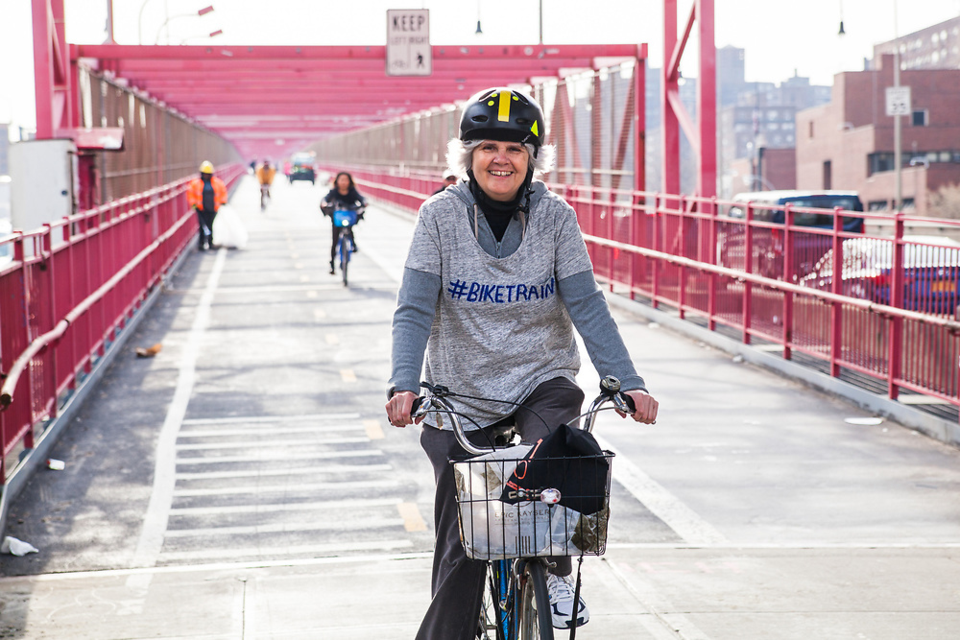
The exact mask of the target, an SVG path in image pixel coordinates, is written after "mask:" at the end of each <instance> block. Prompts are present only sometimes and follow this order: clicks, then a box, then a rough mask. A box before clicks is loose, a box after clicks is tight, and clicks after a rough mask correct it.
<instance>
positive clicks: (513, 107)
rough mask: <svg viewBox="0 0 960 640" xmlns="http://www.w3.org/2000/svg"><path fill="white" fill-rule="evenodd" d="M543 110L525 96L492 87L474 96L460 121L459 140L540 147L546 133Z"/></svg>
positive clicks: (520, 93) (510, 90) (514, 90)
mask: <svg viewBox="0 0 960 640" xmlns="http://www.w3.org/2000/svg"><path fill="white" fill-rule="evenodd" d="M545 128H546V127H545V124H544V121H543V109H541V108H540V105H539V104H537V101H536V100H534V99H533V98H531V97H530V96H528V95H527V94H525V93H523V92H521V91H517V90H516V89H508V88H506V87H494V88H492V89H486V90H484V91H481V92H480V93H478V94H476V95H475V96H473V97H472V98H470V100H469V101H467V105H466V106H465V107H464V109H463V115H462V116H461V117H460V139H461V140H463V141H464V142H466V141H468V140H503V141H505V142H520V143H523V144H532V145H533V146H534V149H535V150H539V149H540V147H541V146H543V142H544V140H543V138H544V134H545V133H546V131H545Z"/></svg>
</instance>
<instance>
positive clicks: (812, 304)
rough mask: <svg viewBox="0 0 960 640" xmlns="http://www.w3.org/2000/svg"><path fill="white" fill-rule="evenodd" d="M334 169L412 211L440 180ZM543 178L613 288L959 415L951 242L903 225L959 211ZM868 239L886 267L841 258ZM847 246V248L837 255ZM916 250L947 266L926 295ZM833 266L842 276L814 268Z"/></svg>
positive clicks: (954, 224)
mask: <svg viewBox="0 0 960 640" xmlns="http://www.w3.org/2000/svg"><path fill="white" fill-rule="evenodd" d="M342 168H343V169H345V170H349V171H351V172H352V173H353V175H354V177H355V179H357V181H358V184H360V185H361V189H362V190H364V193H365V194H366V195H368V196H369V197H371V198H374V199H378V200H381V201H385V202H388V203H391V204H393V205H397V206H400V207H402V208H405V209H407V210H411V211H415V210H416V209H417V208H419V206H420V204H421V203H422V202H423V201H424V200H426V199H427V198H428V197H429V196H430V195H431V194H432V193H433V192H434V190H435V189H436V188H438V187H439V186H440V180H439V176H436V175H433V174H431V173H428V172H424V171H410V172H403V171H400V170H396V169H394V170H386V169H385V168H384V167H376V166H368V165H364V166H347V167H342ZM551 188H552V189H553V190H555V191H557V192H558V193H560V194H562V195H563V196H564V197H565V198H566V200H567V201H568V202H569V203H570V204H571V205H573V207H574V208H575V209H576V210H577V214H578V218H579V221H580V225H581V228H582V230H583V232H584V235H585V239H586V241H587V244H588V248H589V251H590V253H591V258H592V259H593V263H594V270H595V272H596V275H597V277H598V278H599V279H601V280H602V281H604V282H606V283H607V284H608V286H610V287H611V289H614V288H618V289H620V290H621V291H622V292H623V293H625V294H626V295H629V296H630V297H637V296H639V297H641V298H644V299H646V300H648V301H649V303H650V304H652V305H653V306H655V307H657V306H661V305H664V306H668V307H671V308H673V309H676V310H677V312H678V313H679V315H680V316H681V318H686V317H688V316H689V317H690V318H689V319H693V318H694V317H695V318H696V319H697V320H698V321H699V322H702V323H704V324H705V325H706V327H707V328H708V329H710V330H720V329H721V328H723V329H724V330H726V331H727V332H731V331H733V332H735V333H737V334H739V338H740V340H742V341H743V342H744V343H746V344H750V343H753V342H757V341H763V342H765V343H768V344H769V345H771V346H775V347H776V348H777V350H778V351H779V352H780V353H781V355H782V357H783V358H784V359H785V360H795V359H797V358H798V357H800V356H801V355H802V356H803V358H804V359H805V360H806V361H808V362H819V363H821V365H822V366H823V367H824V368H825V369H826V372H828V373H829V375H831V376H833V377H841V376H848V377H849V376H851V375H853V376H855V377H857V378H858V379H859V380H860V381H861V382H862V383H864V384H868V385H872V386H873V387H876V388H877V389H882V391H881V392H883V393H885V394H886V396H887V397H888V398H890V399H893V400H896V399H898V398H899V396H900V395H901V392H902V391H906V392H909V393H910V394H912V395H913V394H916V395H917V396H920V397H922V398H926V400H921V401H922V402H926V403H928V404H933V405H936V404H939V405H941V406H946V407H952V408H953V409H952V411H953V413H952V414H951V413H950V412H947V414H946V415H953V416H956V415H957V414H956V411H957V410H958V409H960V383H958V380H960V367H958V360H960V318H958V317H957V309H956V307H957V304H960V298H958V296H960V291H957V288H958V287H960V282H958V281H960V247H956V248H955V247H952V246H945V247H939V246H934V245H931V244H930V243H929V242H928V241H925V240H913V239H911V238H910V237H909V236H906V235H905V233H904V229H905V228H906V227H907V226H908V225H919V224H925V223H935V224H936V226H938V227H944V226H946V227H949V228H951V229H956V230H957V231H958V232H960V221H950V220H939V219H938V220H930V219H923V218H918V217H913V216H907V215H904V214H902V213H897V214H881V213H874V212H859V211H858V212H852V211H841V210H822V209H807V208H800V207H791V206H789V205H787V206H786V207H781V210H784V214H785V215H784V219H785V222H784V223H782V224H776V223H772V222H769V221H763V220H759V219H754V213H755V212H756V211H759V210H761V209H763V208H764V207H766V208H769V205H749V206H747V205H745V204H744V203H734V202H732V201H723V200H718V199H716V198H708V199H703V198H696V197H691V196H681V195H669V194H659V193H650V192H638V191H628V190H615V189H609V188H602V187H591V186H586V185H551ZM734 205H739V206H740V207H745V208H746V209H747V211H746V213H745V215H744V216H743V217H742V218H731V217H728V216H725V215H722V211H725V210H726V208H728V207H731V206H734ZM811 212H812V213H815V214H817V215H826V216H829V218H830V220H831V221H832V223H833V224H832V228H817V227H809V226H803V225H800V224H797V216H800V215H802V214H809V213H811ZM853 216H856V217H862V218H864V219H865V220H866V223H867V226H868V227H870V226H873V227H876V226H877V224H878V223H886V228H888V229H889V230H890V235H889V236H878V235H875V236H866V235H864V234H861V233H858V232H850V231H845V230H844V229H843V221H844V219H846V218H849V217H853ZM761 217H762V216H761ZM944 242H949V241H944ZM731 245H733V246H734V247H736V248H735V249H731V248H730V247H731ZM864 245H866V246H867V247H868V248H872V249H871V250H872V251H873V252H874V253H875V254H880V255H885V256H886V257H887V258H889V260H890V262H891V265H890V268H889V270H888V271H886V272H884V273H873V272H871V273H867V272H866V271H864V270H862V269H861V270H860V271H858V270H857V269H856V268H855V266H854V265H851V262H852V260H853V258H852V257H851V255H852V254H853V253H854V251H853V250H854V249H855V248H856V249H858V250H860V249H863V247H864ZM845 251H846V254H851V255H846V258H845ZM845 259H846V262H845ZM924 260H927V261H929V260H936V261H938V262H937V263H936V264H935V265H934V266H936V265H937V264H942V265H943V266H942V268H940V278H941V279H940V280H937V281H936V286H940V287H944V291H943V293H944V294H945V295H943V296H931V295H925V293H926V294H930V293H931V292H930V291H929V288H930V287H932V286H934V285H932V284H929V283H928V284H924V283H923V282H919V281H918V280H917V278H918V275H917V272H918V268H917V265H919V264H922V261H924ZM832 273H836V274H841V277H839V278H832V277H830V278H827V277H825V276H824V274H832ZM870 278H872V280H871V282H867V280H868V279H870ZM868 285H869V286H868ZM924 286H927V287H928V289H927V290H924V289H923V287H924ZM951 286H952V289H949V290H947V289H946V288H947V287H951ZM950 296H952V297H950ZM908 307H913V308H908ZM954 419H956V418H954Z"/></svg>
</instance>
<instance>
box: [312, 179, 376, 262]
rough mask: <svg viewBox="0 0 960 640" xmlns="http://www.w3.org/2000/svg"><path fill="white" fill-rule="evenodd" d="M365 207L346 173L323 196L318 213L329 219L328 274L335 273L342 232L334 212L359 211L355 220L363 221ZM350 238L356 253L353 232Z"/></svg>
mask: <svg viewBox="0 0 960 640" xmlns="http://www.w3.org/2000/svg"><path fill="white" fill-rule="evenodd" d="M366 206H367V199H366V198H364V197H363V196H362V195H360V192H358V191H357V187H356V185H354V184H353V176H352V175H350V174H349V173H347V172H346V171H341V172H340V173H338V174H337V177H336V178H335V179H334V181H333V189H330V191H329V192H328V193H327V195H325V196H323V200H321V201H320V211H322V212H323V215H325V216H329V217H330V223H331V229H332V231H331V233H332V241H331V243H330V273H331V275H332V274H333V273H335V272H336V269H335V268H334V267H335V263H336V260H337V244H339V243H340V234H341V233H343V232H344V230H345V229H344V227H338V226H337V223H336V221H335V220H334V217H333V212H334V211H341V210H342V211H359V212H360V213H359V215H358V216H357V218H358V219H359V220H362V219H363V209H364V208H365V207H366ZM350 234H351V235H350V238H351V240H352V241H353V250H354V251H357V241H356V239H354V238H353V231H352V230H351V231H350Z"/></svg>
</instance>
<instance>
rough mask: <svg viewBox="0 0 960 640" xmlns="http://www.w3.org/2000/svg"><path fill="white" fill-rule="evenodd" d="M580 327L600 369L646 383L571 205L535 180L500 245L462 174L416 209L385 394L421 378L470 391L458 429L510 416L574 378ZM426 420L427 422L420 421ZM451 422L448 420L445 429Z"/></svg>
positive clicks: (415, 386) (630, 382) (632, 383)
mask: <svg viewBox="0 0 960 640" xmlns="http://www.w3.org/2000/svg"><path fill="white" fill-rule="evenodd" d="M574 327H576V329H577V331H578V332H579V333H580V335H581V337H582V338H583V340H584V344H585V346H586V347H587V351H588V353H589V354H590V357H591V360H592V361H593V364H594V366H595V367H596V369H597V372H598V373H599V374H600V375H601V376H604V375H614V376H616V377H617V378H619V379H620V381H621V384H622V388H623V389H624V390H630V389H644V390H645V387H644V383H643V379H642V378H641V377H640V376H638V375H637V373H636V370H635V369H634V367H633V363H632V362H631V360H630V355H629V353H628V352H627V349H626V347H625V345H624V344H623V340H622V339H621V337H620V332H619V330H618V329H617V326H616V323H615V322H614V320H613V317H612V316H611V315H610V311H609V309H608V307H607V304H606V300H604V297H603V293H602V291H601V290H600V288H599V287H598V286H597V283H596V280H595V279H594V276H593V269H592V266H591V263H590V257H589V255H588V253H587V248H586V245H585V243H584V241H583V237H582V235H581V233H580V227H579V225H578V224H577V217H576V213H575V212H574V210H573V208H572V207H570V205H569V204H567V203H566V202H565V201H564V200H563V199H562V198H561V197H560V196H558V195H556V194H554V193H553V192H551V191H549V190H548V189H547V188H546V186H545V185H544V184H543V183H542V182H540V181H534V182H533V185H532V196H531V198H530V213H529V215H528V216H515V217H514V218H513V219H512V220H511V221H510V223H509V225H508V226H507V230H506V232H505V233H504V236H503V238H502V239H501V240H500V241H499V242H498V241H497V239H496V237H495V236H494V234H493V232H492V231H491V230H490V226H489V224H488V223H487V220H486V218H485V216H484V215H483V212H482V211H480V210H479V207H478V206H477V205H476V202H475V201H474V197H473V194H471V193H470V188H469V185H468V184H467V183H466V182H465V181H463V182H461V183H460V184H457V185H455V186H453V187H448V188H447V189H446V190H445V191H443V192H441V193H438V194H436V195H434V196H433V197H431V198H430V199H429V200H427V201H426V202H424V204H423V205H422V206H421V207H420V215H419V220H418V222H417V227H416V230H415V231H414V236H413V241H412V242H411V245H410V252H409V254H408V255H407V262H406V265H405V269H404V276H403V283H402V285H401V288H400V292H399V295H398V305H397V310H396V312H395V314H394V319H393V375H392V377H391V385H392V386H391V393H392V392H395V391H413V392H415V393H419V386H420V372H421V368H422V367H423V360H424V352H425V351H426V367H425V370H424V375H425V379H426V380H427V381H429V382H430V383H432V384H441V385H444V386H446V387H448V388H450V389H451V390H452V391H454V392H456V393H458V394H462V395H469V396H478V397H484V398H497V399H501V400H505V401H507V402H506V403H504V402H494V401H487V400H470V399H464V398H458V399H457V405H458V407H459V408H461V409H462V410H463V411H464V413H465V414H466V415H467V416H469V417H470V418H472V420H473V421H474V422H473V423H471V422H470V420H465V421H464V427H465V428H466V429H468V430H469V429H472V428H478V427H484V426H488V425H490V424H493V423H494V422H496V421H497V420H500V419H501V418H503V417H505V416H508V415H510V414H512V413H514V411H516V407H515V406H514V405H512V404H509V403H511V402H512V403H517V402H521V401H522V400H523V399H524V398H526V397H527V396H529V395H530V393H531V392H532V391H533V390H534V389H535V388H536V387H537V386H538V385H540V384H541V383H543V382H546V381H547V380H551V379H553V378H557V377H563V378H567V379H569V380H571V381H575V378H576V375H577V372H578V371H579V369H580V356H579V353H578V349H577V344H576V341H575V338H574V333H573V330H574ZM427 421H428V423H430V420H429V418H428V420H427ZM445 428H449V425H445Z"/></svg>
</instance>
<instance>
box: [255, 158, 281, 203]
mask: <svg viewBox="0 0 960 640" xmlns="http://www.w3.org/2000/svg"><path fill="white" fill-rule="evenodd" d="M276 175H277V169H276V167H273V166H271V164H270V161H269V160H264V161H263V164H261V165H260V166H259V167H257V182H259V183H260V209H266V208H267V200H269V199H270V185H272V184H273V178H274V176H276Z"/></svg>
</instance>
